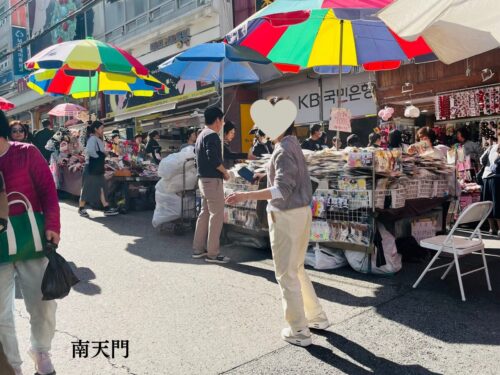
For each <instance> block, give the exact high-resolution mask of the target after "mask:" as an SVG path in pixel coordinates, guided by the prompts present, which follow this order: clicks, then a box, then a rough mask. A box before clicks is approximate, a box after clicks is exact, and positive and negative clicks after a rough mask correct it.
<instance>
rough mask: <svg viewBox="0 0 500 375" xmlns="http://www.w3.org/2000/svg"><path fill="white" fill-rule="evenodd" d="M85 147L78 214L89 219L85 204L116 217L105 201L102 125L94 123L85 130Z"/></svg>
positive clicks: (116, 212)
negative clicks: (86, 136) (90, 204)
mask: <svg viewBox="0 0 500 375" xmlns="http://www.w3.org/2000/svg"><path fill="white" fill-rule="evenodd" d="M87 135H88V139H87V145H86V146H85V167H84V169H83V186H82V192H81V195H80V204H79V208H78V213H79V214H80V216H82V217H89V213H88V212H87V209H86V208H85V207H86V205H87V202H89V203H92V204H95V205H98V204H99V203H101V204H102V206H103V207H104V215H106V216H114V215H118V210H117V209H116V208H111V207H110V205H109V203H108V201H107V200H106V180H105V179H104V164H105V159H106V151H105V150H106V149H105V146H104V141H103V136H104V124H103V123H102V122H100V121H94V122H93V123H92V124H91V125H90V126H89V127H88V128H87Z"/></svg>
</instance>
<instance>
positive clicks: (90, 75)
mask: <svg viewBox="0 0 500 375" xmlns="http://www.w3.org/2000/svg"><path fill="white" fill-rule="evenodd" d="M91 97H92V72H91V71H90V70H89V102H88V103H87V105H88V109H89V121H90V110H91V105H90V98H91Z"/></svg>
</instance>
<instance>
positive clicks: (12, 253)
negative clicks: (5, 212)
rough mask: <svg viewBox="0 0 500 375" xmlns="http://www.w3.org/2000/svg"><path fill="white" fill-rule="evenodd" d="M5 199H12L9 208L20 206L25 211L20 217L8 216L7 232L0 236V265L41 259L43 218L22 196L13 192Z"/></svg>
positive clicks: (43, 229) (42, 254)
mask: <svg viewBox="0 0 500 375" xmlns="http://www.w3.org/2000/svg"><path fill="white" fill-rule="evenodd" d="M7 197H8V198H10V197H14V199H12V200H11V201H10V202H9V207H10V206H13V205H22V206H24V208H25V210H26V211H25V212H24V213H22V214H20V215H15V216H9V219H8V224H7V231H5V232H3V233H2V234H0V263H9V262H18V261H24V260H29V259H36V258H42V257H43V256H44V252H43V242H44V237H43V234H44V231H45V220H44V216H43V215H42V214H40V213H37V212H34V211H33V207H32V206H31V203H30V201H29V200H28V198H26V196H25V195H24V194H22V193H17V192H13V193H10V194H8V195H7Z"/></svg>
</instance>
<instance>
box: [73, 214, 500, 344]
mask: <svg viewBox="0 0 500 375" xmlns="http://www.w3.org/2000/svg"><path fill="white" fill-rule="evenodd" d="M91 220H93V221H95V222H98V223H101V224H102V225H103V226H105V227H107V228H108V229H109V230H111V231H113V232H115V233H118V234H120V235H125V236H130V237H136V238H135V239H133V240H132V241H133V242H132V243H130V244H129V245H128V247H127V249H126V250H127V251H128V252H129V253H131V254H133V255H135V256H138V257H141V258H144V259H146V260H149V261H152V262H169V263H183V264H184V263H191V264H197V265H200V266H201V265H207V264H206V263H205V262H204V261H203V260H193V259H192V258H191V243H192V238H193V233H192V232H188V233H186V234H185V235H184V236H176V235H173V234H167V233H161V232H159V231H157V230H156V229H154V228H153V227H152V225H151V212H133V213H130V214H128V215H123V216H122V215H120V216H118V217H98V218H94V219H91ZM172 249H175V251H173V250H172ZM222 251H223V252H224V254H225V255H228V256H229V257H231V258H232V262H231V263H229V264H228V265H226V266H224V267H227V268H228V269H231V270H232V271H234V272H240V273H244V274H248V275H251V276H257V277H262V278H264V279H266V280H267V281H269V282H272V283H276V279H275V276H274V272H273V270H272V269H270V267H269V265H268V266H267V267H260V266H259V264H258V262H268V263H269V261H270V259H271V252H270V251H266V250H256V249H250V248H242V247H235V246H225V247H223V249H222ZM479 261H480V257H475V256H468V257H466V258H465V259H462V260H461V264H463V266H462V267H463V271H466V270H467V269H471V268H473V267H475V266H476V265H477V264H478V262H479ZM250 262H252V264H248V263H250ZM426 264H427V263H426V262H422V263H418V264H415V263H404V265H403V270H402V271H401V272H399V273H398V274H397V275H395V276H393V277H378V276H374V275H364V274H360V273H358V272H355V271H354V270H352V269H351V268H349V267H344V268H342V269H338V270H333V271H327V272H318V271H311V272H310V274H314V280H315V282H314V283H313V284H314V287H315V289H316V292H317V294H318V296H319V297H320V298H322V299H325V300H327V301H331V302H333V303H338V304H342V305H346V306H353V307H358V308H367V307H373V309H374V310H375V311H376V312H377V314H379V315H380V316H382V317H384V318H387V319H389V320H391V321H394V322H398V323H400V324H402V325H404V326H406V327H408V328H410V329H413V330H415V331H418V332H422V333H424V334H426V335H428V336H430V337H434V338H437V339H439V340H442V341H444V342H449V343H478V344H485V345H500V335H499V334H498V329H497V322H499V321H500V259H498V258H489V259H488V266H489V269H490V277H491V284H492V287H493V292H488V291H487V289H486V285H485V279H484V273H481V272H478V273H475V274H472V275H468V276H465V277H464V288H465V293H466V296H467V302H462V301H461V299H460V291H459V287H458V282H457V277H456V273H454V272H451V273H450V274H449V276H448V278H447V279H446V280H444V281H442V280H440V276H441V274H440V272H438V271H436V272H432V273H429V274H428V275H427V276H426V277H425V278H424V280H423V281H422V283H421V284H420V285H419V287H418V288H417V289H412V285H413V283H414V282H415V280H416V279H417V278H418V276H419V274H420V273H421V272H422V271H423V269H424V268H425V266H426ZM308 272H309V271H308ZM322 279H325V280H328V281H329V280H334V281H335V283H334V284H335V287H332V286H331V285H326V284H331V283H330V282H328V283H326V282H325V283H322V282H321V280H322ZM367 283H368V284H367ZM86 284H89V283H82V285H83V287H85V288H84V290H83V291H81V292H82V293H85V291H86V292H87V293H88V292H89V289H88V288H89V285H86ZM357 284H361V285H357ZM344 285H345V287H344ZM352 285H355V286H356V287H357V288H364V287H366V288H369V289H370V292H369V293H368V294H369V296H357V295H354V294H351V293H350V292H349V290H350V289H351V287H352ZM365 285H366V286H365Z"/></svg>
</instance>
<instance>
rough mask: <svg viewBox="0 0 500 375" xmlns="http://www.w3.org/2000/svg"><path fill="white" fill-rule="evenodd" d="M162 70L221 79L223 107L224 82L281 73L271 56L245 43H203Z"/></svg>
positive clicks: (196, 78)
mask: <svg viewBox="0 0 500 375" xmlns="http://www.w3.org/2000/svg"><path fill="white" fill-rule="evenodd" d="M159 69H160V71H162V72H164V73H167V74H170V75H171V76H174V77H178V78H182V79H185V80H192V81H201V82H218V83H220V86H221V91H222V92H221V96H222V108H223V109H224V85H225V84H228V83H230V84H234V83H255V82H267V81H270V80H273V79H275V78H279V77H281V76H282V74H281V72H280V71H279V70H278V69H277V68H276V67H275V66H274V65H273V63H272V62H271V60H269V59H268V58H266V57H264V56H262V55H260V54H259V53H258V52H255V51H254V50H251V49H249V48H246V47H242V46H231V45H228V44H225V43H204V44H200V45H197V46H195V47H192V48H190V49H188V50H186V51H184V52H181V53H179V54H178V55H176V56H174V57H172V58H170V59H169V60H167V61H165V62H164V63H162V64H160V66H159Z"/></svg>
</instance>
